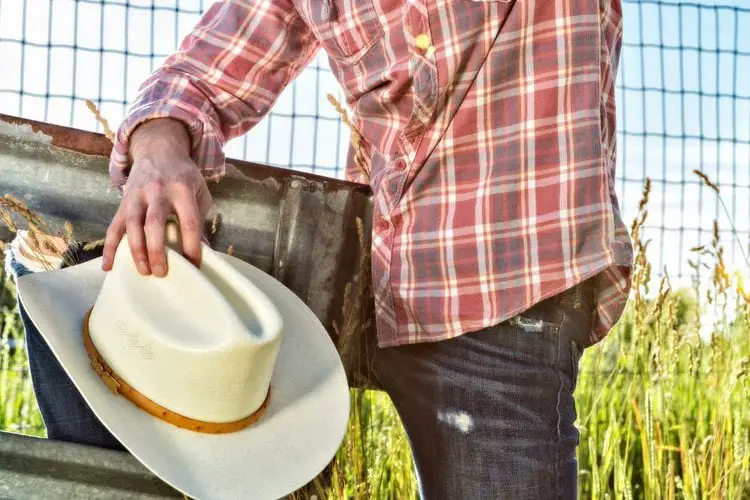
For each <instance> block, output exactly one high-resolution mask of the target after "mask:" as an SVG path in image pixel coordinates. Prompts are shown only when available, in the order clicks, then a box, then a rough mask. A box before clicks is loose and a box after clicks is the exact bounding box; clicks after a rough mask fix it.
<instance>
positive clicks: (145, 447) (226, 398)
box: [18, 237, 349, 500]
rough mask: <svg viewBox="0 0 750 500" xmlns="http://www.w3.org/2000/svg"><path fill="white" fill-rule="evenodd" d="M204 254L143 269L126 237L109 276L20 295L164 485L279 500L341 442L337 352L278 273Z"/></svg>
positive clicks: (47, 284) (83, 269) (95, 403)
mask: <svg viewBox="0 0 750 500" xmlns="http://www.w3.org/2000/svg"><path fill="white" fill-rule="evenodd" d="M170 241H174V240H170ZM171 246H173V245H171ZM201 259H202V262H201V267H200V269H198V268H196V267H195V266H193V265H192V264H191V263H189V262H188V261H187V260H186V259H185V258H184V257H183V256H182V255H181V253H180V252H179V249H178V248H177V249H175V248H169V247H168V248H167V265H168V269H169V271H168V274H167V276H166V277H165V278H155V277H144V276H141V275H140V274H138V272H137V271H136V269H135V265H134V264H133V259H132V257H131V254H130V251H129V247H128V243H127V237H125V238H123V240H122V242H121V243H120V245H119V248H118V250H117V254H116V257H115V263H114V266H113V269H112V271H110V272H108V273H105V272H103V271H101V259H95V260H92V261H89V262H86V263H84V264H79V265H76V266H73V267H69V268H65V269H59V270H53V271H46V272H40V273H33V274H28V275H26V276H23V277H21V278H20V279H19V280H18V293H19V296H20V299H21V301H22V302H23V304H24V306H25V308H26V310H27V311H28V314H29V317H30V318H31V320H32V321H33V323H34V324H35V326H36V327H37V328H38V329H39V331H40V332H41V334H42V335H43V336H44V338H45V340H46V341H47V343H48V344H49V346H50V348H51V350H52V352H53V353H54V354H55V356H56V357H57V359H58V360H59V361H60V364H61V365H62V366H63V368H64V369H65V371H66V372H67V373H68V375H69V376H70V378H71V379H72V381H73V382H74V384H75V385H76V387H77V388H78V390H79V391H80V392H81V394H82V396H83V397H84V399H85V400H86V402H87V403H88V404H89V406H90V407H91V409H92V410H93V412H94V413H95V414H96V416H97V417H98V418H99V419H100V420H101V421H102V423H103V424H104V425H105V426H106V427H107V429H109V431H110V432H111V433H112V434H113V435H114V436H115V437H116V438H117V439H118V440H119V441H120V442H121V443H122V444H123V445H124V446H125V447H126V448H127V449H128V450H129V451H130V452H131V453H132V454H133V455H134V456H135V457H136V458H137V459H138V460H139V461H140V462H141V463H143V464H144V465H145V466H146V467H147V468H148V469H150V470H151V471H152V472H153V473H154V474H156V475H157V476H158V477H160V478H161V479H162V480H163V481H165V482H166V483H168V484H170V485H171V486H172V487H174V488H175V489H177V490H178V491H180V492H182V493H184V494H185V495H187V496H189V497H192V498H196V499H214V498H215V499H222V500H224V499H234V498H242V499H254V498H258V499H276V498H280V497H283V496H286V495H288V494H289V493H292V492H293V491H295V490H297V489H299V488H300V487H302V486H304V485H305V484H307V483H308V482H309V481H311V480H312V479H314V478H315V476H316V475H317V474H319V473H320V472H321V471H322V470H323V469H324V468H325V467H326V465H328V464H329V463H330V461H331V460H332V459H333V457H334V455H335V453H336V451H337V449H338V447H339V446H340V444H341V442H342V441H343V438H344V433H345V431H346V425H347V421H348V418H349V389H348V384H347V380H346V375H345V372H344V368H343V365H342V362H341V359H340V357H339V355H338V353H337V351H336V348H335V347H334V345H333V342H332V341H331V339H330V338H329V336H328V334H327V332H326V330H325V328H324V327H323V325H322V324H321V323H320V321H319V320H318V319H317V317H316V316H315V315H314V314H313V313H312V311H310V309H309V308H308V307H307V306H306V305H305V304H304V303H303V302H302V301H301V300H300V299H299V298H298V297H297V296H296V295H295V294H294V293H293V292H291V291H290V290H289V289H287V288H286V287H284V286H283V285H282V284H281V283H280V282H279V281H277V280H276V279H274V278H273V277H271V276H270V275H268V274H266V273H264V272H263V271H261V270H259V269H257V268H255V267H253V266H252V265H250V264H247V263H246V262H243V261H241V260H239V259H237V258H234V257H231V256H229V255H226V254H222V253H219V252H216V251H214V250H212V249H211V248H210V247H208V246H206V245H205V244H204V245H203V247H202V257H201Z"/></svg>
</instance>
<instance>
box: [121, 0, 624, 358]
mask: <svg viewBox="0 0 750 500" xmlns="http://www.w3.org/2000/svg"><path fill="white" fill-rule="evenodd" d="M621 14H622V12H621V2H620V0H598V1H593V0H451V1H445V0H434V1H427V0H408V1H397V0H245V1H240V0H226V1H222V2H217V3H215V4H213V5H212V6H211V7H210V9H209V10H208V11H207V12H206V13H205V15H204V17H203V18H202V20H201V21H200V23H199V24H198V25H197V26H196V27H195V29H194V30H193V31H192V32H191V33H190V34H189V35H188V36H187V38H186V39H185V40H184V42H183V43H182V45H181V47H180V50H179V51H178V52H177V53H176V54H174V55H173V56H171V57H170V58H169V59H168V60H167V61H166V62H165V64H164V65H163V66H162V67H161V68H159V69H158V71H156V72H155V74H154V75H152V76H151V77H150V78H149V79H148V80H147V81H146V82H145V83H144V84H143V86H142V88H141V91H140V92H139V94H138V97H137V99H136V101H135V103H134V104H133V106H132V108H131V110H130V112H129V114H128V116H127V117H126V119H125V120H124V122H123V123H122V124H121V126H120V128H119V130H118V133H117V139H116V144H115V148H114V152H113V155H112V159H111V168H110V172H111V175H112V177H113V180H114V181H115V182H116V183H118V184H121V183H122V182H124V181H125V178H126V175H127V167H128V165H129V159H128V137H129V134H130V133H131V131H132V130H133V129H134V127H136V126H137V125H138V124H139V123H141V122H143V121H144V120H147V119H150V118H154V117H167V116H168V117H173V118H176V119H179V120H182V121H183V122H184V123H185V124H186V125H187V127H188V129H189V131H190V134H191V135H192V141H193V157H194V159H195V161H196V162H197V164H198V166H199V167H200V168H201V170H202V171H203V172H204V174H205V176H206V178H207V179H209V180H212V179H213V180H217V179H220V178H221V176H222V175H223V173H224V156H223V153H222V147H223V145H224V143H225V142H226V141H228V140H229V139H231V138H234V137H236V136H239V135H241V134H244V133H246V132H247V131H248V130H250V128H251V127H253V126H254V125H255V124H257V123H258V122H259V121H260V120H261V119H262V118H263V117H264V116H265V115H266V114H267V113H268V111H269V110H270V109H271V106H272V105H273V103H274V101H275V100H276V99H277V97H278V96H279V94H280V93H281V91H282V90H283V89H284V87H285V86H286V85H287V84H289V83H290V82H291V81H292V80H293V79H294V78H295V76H296V75H298V74H299V73H300V71H301V70H302V69H303V68H304V67H305V66H306V65H307V64H308V63H309V62H310V61H311V59H312V58H313V57H314V56H315V54H316V53H317V52H318V51H319V50H321V49H322V50H324V51H325V52H326V53H327V54H328V56H329V60H330V63H331V68H332V70H333V72H334V74H335V76H336V77H337V79H338V80H339V82H340V83H341V85H342V87H343V91H344V92H345V95H346V98H347V102H348V104H349V106H350V107H351V109H352V114H353V123H354V125H355V127H356V129H357V130H358V134H357V135H361V141H360V143H361V152H360V153H359V154H355V150H354V148H351V149H350V154H349V161H348V164H347V169H346V174H347V177H348V179H350V180H353V181H358V182H366V183H369V184H370V186H371V187H372V190H373V195H374V207H375V210H374V212H375V215H374V217H375V221H373V222H374V225H373V227H374V230H373V243H372V253H373V270H372V272H373V280H374V281H373V286H374V293H375V301H376V318H377V326H378V335H379V341H380V344H381V345H382V346H392V345H397V344H405V343H414V342H429V341H437V340H441V339H447V338H450V337H454V336H457V335H460V334H462V333H464V332H467V331H473V330H478V329H481V328H483V327H487V326H490V325H493V324H496V323H498V322H501V321H503V320H505V319H508V318H510V317H512V316H514V315H516V314H518V313H521V312H522V311H524V310H525V309H527V308H529V307H530V306H532V305H534V304H535V303H537V302H538V301H541V300H543V299H545V298H547V297H550V296H553V295H555V294H557V293H560V292H561V291H563V290H565V289H567V288H569V287H571V286H573V285H575V284H576V283H578V282H580V281H582V280H584V279H586V278H589V277H592V276H597V278H596V281H597V284H598V292H597V295H598V306H597V310H596V312H597V314H596V319H595V322H594V325H593V328H592V331H591V340H592V341H594V342H595V341H598V340H600V339H601V338H603V337H604V336H605V335H606V334H607V333H608V332H609V330H610V329H611V327H612V326H613V325H614V324H615V322H616V321H617V320H618V319H619V317H620V316H621V314H622V311H623V308H624V306H625V303H626V301H627V297H628V292H629V290H630V265H631V261H632V245H631V241H630V238H629V235H628V232H627V229H626V227H625V225H624V224H623V221H622V219H621V215H620V210H619V207H618V201H617V197H616V194H615V186H614V179H615V99H614V97H615V96H614V80H615V75H616V72H617V64H618V60H619V52H620V46H621V36H622V17H621Z"/></svg>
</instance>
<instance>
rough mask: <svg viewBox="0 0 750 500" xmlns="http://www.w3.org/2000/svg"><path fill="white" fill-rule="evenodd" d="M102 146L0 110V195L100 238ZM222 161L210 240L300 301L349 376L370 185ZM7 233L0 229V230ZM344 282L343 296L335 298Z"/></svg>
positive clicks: (88, 135)
mask: <svg viewBox="0 0 750 500" xmlns="http://www.w3.org/2000/svg"><path fill="white" fill-rule="evenodd" d="M110 150H111V143H109V141H108V139H107V138H106V137H104V136H103V135H101V134H95V133H92V132H87V131H81V130H74V129H71V128H67V127H60V126H56V125H51V124H44V123H38V122H33V121H29V120H23V119H19V118H15V117H9V116H5V115H0V195H4V194H12V195H14V196H16V197H17V198H19V199H21V200H22V201H24V202H25V203H26V204H27V205H28V207H29V208H30V209H31V210H33V211H35V212H38V213H39V214H41V216H42V217H43V218H44V220H46V221H47V223H48V225H49V226H50V227H51V228H53V229H57V230H61V228H62V227H63V223H64V222H65V221H70V222H71V223H72V225H73V228H74V231H75V235H76V239H79V240H88V241H91V240H96V239H100V238H102V237H103V236H104V234H105V232H106V229H107V226H108V224H109V222H110V221H111V220H112V217H113V215H114V214H115V211H116V210H117V207H118V205H119V194H118V193H117V191H116V190H114V189H112V188H111V185H110V182H109V177H108V174H107V156H108V154H109V151H110ZM228 163H229V166H228V173H227V175H226V177H225V178H224V179H222V180H221V182H219V183H211V184H210V185H209V189H210V191H211V193H212V196H213V199H214V208H215V210H216V211H218V212H220V214H221V220H222V224H221V229H220V230H219V232H218V233H217V234H216V235H215V238H214V241H213V244H214V246H215V248H217V249H219V250H226V249H227V248H228V247H229V246H230V245H231V246H232V247H233V254H234V255H235V256H236V257H239V258H241V259H243V260H245V261H247V262H249V263H251V264H253V265H255V266H257V267H259V268H260V269H262V270H264V271H265V272H267V273H269V274H271V275H272V276H274V277H276V278H277V279H278V280H279V281H281V282H282V283H284V284H285V285H286V286H288V287H289V288H290V289H291V290H292V291H294V292H295V293H296V294H297V295H298V296H299V297H300V298H301V299H302V300H303V301H305V303H307V304H308V305H309V306H310V308H311V309H312V311H313V312H314V313H315V314H316V315H317V317H318V318H319V319H320V320H321V322H322V323H323V325H324V326H325V327H326V328H327V329H328V331H329V333H330V335H331V338H332V339H333V340H334V342H335V343H336V345H337V346H339V348H340V352H341V353H342V357H343V358H344V363H345V365H346V366H347V371H348V372H349V374H350V376H351V375H352V374H353V372H354V369H353V368H352V364H353V363H355V362H356V361H355V360H359V359H360V358H359V354H358V352H359V351H358V346H359V344H360V340H361V337H362V335H364V334H369V335H372V334H373V330H372V329H373V328H374V325H373V324H372V323H370V324H369V326H367V328H364V324H365V323H364V322H365V320H366V318H369V317H371V316H372V302H371V300H370V298H369V296H367V295H368V294H364V295H365V296H362V295H361V294H358V293H357V291H358V290H360V289H361V288H362V286H366V285H367V283H369V278H370V269H369V260H367V254H368V253H369V246H370V228H371V210H372V205H371V201H372V199H371V191H370V189H369V187H367V186H364V185H360V184H354V183H349V182H345V181H342V180H338V179H332V178H327V177H322V176H318V175H313V174H307V173H301V172H296V171H292V170H286V169H280V168H275V167H270V166H266V165H259V164H254V163H249V162H244V161H235V160H229V161H228ZM211 218H212V215H211V214H209V220H207V221H206V227H207V228H209V227H210V225H211ZM357 220H359V221H361V224H362V230H363V231H362V236H363V241H362V242H360V239H359V235H358V231H357ZM9 236H10V235H9V233H7V232H6V233H5V234H3V233H2V232H0V239H4V240H6V241H7V238H8V237H9ZM363 252H364V253H363ZM363 257H364V258H365V259H363ZM347 284H351V287H352V293H351V294H350V298H351V299H352V301H351V303H350V304H344V303H343V300H344V290H345V288H346V286H347ZM366 289H368V290H369V287H366ZM334 325H337V326H338V328H335V327H334ZM342 325H346V327H342ZM337 329H338V330H339V332H340V333H341V335H339V334H338V333H337ZM350 380H353V379H351V378H350Z"/></svg>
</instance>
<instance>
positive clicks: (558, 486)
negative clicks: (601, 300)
mask: <svg viewBox="0 0 750 500" xmlns="http://www.w3.org/2000/svg"><path fill="white" fill-rule="evenodd" d="M567 319H568V318H567V315H566V314H565V313H564V312H562V313H561V318H560V322H559V326H558V328H557V329H556V334H557V335H556V338H557V352H556V353H555V364H554V366H555V375H557V380H558V382H559V385H558V389H557V404H556V407H555V410H556V412H557V441H556V442H555V448H557V453H556V458H555V460H553V461H552V463H553V464H554V468H555V472H554V477H555V490H556V492H557V498H562V481H560V471H561V470H562V469H561V464H560V462H561V460H562V458H561V457H562V451H563V450H562V429H561V426H562V412H561V411H560V403H561V400H562V391H563V379H562V375H561V374H560V371H561V370H560V364H561V359H562V353H563V345H562V343H563V336H562V335H561V330H562V326H563V325H564V324H565V321H567Z"/></svg>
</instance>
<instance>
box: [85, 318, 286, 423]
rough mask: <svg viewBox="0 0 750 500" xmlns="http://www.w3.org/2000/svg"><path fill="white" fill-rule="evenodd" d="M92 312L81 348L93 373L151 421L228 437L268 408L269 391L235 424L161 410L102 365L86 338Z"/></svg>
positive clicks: (256, 418) (89, 337)
mask: <svg viewBox="0 0 750 500" xmlns="http://www.w3.org/2000/svg"><path fill="white" fill-rule="evenodd" d="M91 311H92V309H89V311H88V312H87V313H86V318H85V319H84V320H83V345H84V346H85V347H86V352H87V353H88V355H89V359H90V360H91V366H92V367H93V368H94V371H95V372H96V373H97V375H99V378H101V379H102V381H103V382H104V383H105V384H106V385H107V387H109V388H110V390H112V391H113V392H114V393H115V394H119V395H121V396H123V397H124V398H125V399H127V400H129V401H130V402H131V403H133V404H135V405H136V406H137V407H138V408H140V409H141V410H143V411H145V412H148V413H149V414H151V415H153V416H154V417H156V418H158V419H160V420H163V421H165V422H168V423H170V424H172V425H175V426H177V427H180V428H182V429H188V430H191V431H195V432H202V433H206V434H228V433H231V432H237V431H240V430H242V429H244V428H246V427H248V426H250V425H252V424H254V423H255V422H257V421H258V419H260V417H261V416H263V414H264V413H265V411H266V409H267V408H268V403H269V401H270V398H271V389H270V388H269V390H268V393H267V394H266V399H265V401H263V404H262V405H261V406H260V408H258V409H257V410H256V411H255V412H253V413H252V414H250V415H248V416H247V417H245V418H242V419H240V420H236V421H234V422H204V421H202V420H196V419H194V418H190V417H186V416H184V415H180V414H179V413H176V412H173V411H171V410H168V409H167V408H164V407H163V406H161V405H160V404H158V403H155V402H154V401H152V400H150V399H149V398H147V397H146V396H144V395H143V394H141V393H140V392H138V391H137V390H135V389H134V388H133V387H132V386H130V385H128V383H127V382H125V381H124V380H123V379H122V378H120V377H119V376H118V375H117V374H116V373H115V372H114V371H113V370H112V369H111V368H110V367H109V365H107V363H106V362H105V361H104V359H103V358H102V356H101V355H100V354H99V351H98V350H97V349H96V346H94V343H93V342H92V341H91V335H90V334H89V317H90V316H91Z"/></svg>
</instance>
